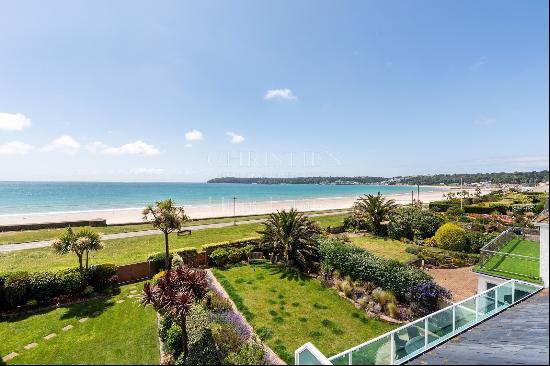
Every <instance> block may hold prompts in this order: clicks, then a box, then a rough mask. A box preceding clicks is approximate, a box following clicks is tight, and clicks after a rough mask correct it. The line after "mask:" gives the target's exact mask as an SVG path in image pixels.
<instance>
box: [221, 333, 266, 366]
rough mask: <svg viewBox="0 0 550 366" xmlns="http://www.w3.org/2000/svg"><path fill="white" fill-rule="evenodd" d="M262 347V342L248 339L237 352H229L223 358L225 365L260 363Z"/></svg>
mask: <svg viewBox="0 0 550 366" xmlns="http://www.w3.org/2000/svg"><path fill="white" fill-rule="evenodd" d="M263 358H264V348H263V346H262V344H261V343H260V342H258V341H256V340H254V339H250V340H249V341H248V342H246V343H245V344H244V345H242V346H241V348H240V349H239V351H238V352H234V353H230V354H229V355H228V356H227V357H226V358H225V359H224V364H226V365H262V364H263V363H264V362H263Z"/></svg>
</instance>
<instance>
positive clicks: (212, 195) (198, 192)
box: [0, 182, 436, 216]
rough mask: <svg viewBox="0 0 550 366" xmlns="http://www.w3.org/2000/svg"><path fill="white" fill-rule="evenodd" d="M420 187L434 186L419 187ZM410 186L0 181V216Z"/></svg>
mask: <svg viewBox="0 0 550 366" xmlns="http://www.w3.org/2000/svg"><path fill="white" fill-rule="evenodd" d="M420 189H421V191H433V190H435V189H436V188H431V187H420ZM411 190H415V191H416V187H408V186H374V185H313V184H289V185H260V184H207V183H97V182H93V183H92V182H89V183H82V182H73V183H60V182H0V215H3V216H5V215H13V214H30V213H49V212H74V211H96V210H108V209H126V208H142V207H143V206H144V205H145V204H147V203H152V202H154V201H156V200H161V199H165V198H172V199H174V200H175V201H176V202H177V204H179V205H184V206H196V205H205V204H219V203H221V202H228V201H230V200H232V199H233V197H237V200H238V201H239V202H261V201H271V200H273V201H279V200H295V199H312V198H325V197H326V198H329V197H357V196H359V195H362V194H367V193H373V194H376V193H377V192H380V193H382V194H396V193H408V192H410V191H411Z"/></svg>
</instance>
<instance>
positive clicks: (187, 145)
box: [184, 144, 193, 149]
mask: <svg viewBox="0 0 550 366" xmlns="http://www.w3.org/2000/svg"><path fill="white" fill-rule="evenodd" d="M184 146H185V147H186V148H188V149H189V148H192V147H193V144H185V145H184Z"/></svg>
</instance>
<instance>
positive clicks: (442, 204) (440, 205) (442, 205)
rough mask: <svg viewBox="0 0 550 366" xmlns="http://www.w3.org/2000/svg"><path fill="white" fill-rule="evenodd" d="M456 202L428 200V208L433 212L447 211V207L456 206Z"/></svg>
mask: <svg viewBox="0 0 550 366" xmlns="http://www.w3.org/2000/svg"><path fill="white" fill-rule="evenodd" d="M456 205H457V204H456V203H453V202H449V201H433V202H430V204H429V208H430V210H432V211H435V212H447V210H449V208H451V207H454V206H456Z"/></svg>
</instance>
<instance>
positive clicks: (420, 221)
mask: <svg viewBox="0 0 550 366" xmlns="http://www.w3.org/2000/svg"><path fill="white" fill-rule="evenodd" d="M442 224H443V219H442V218H441V217H440V216H439V215H437V214H435V213H433V212H432V211H428V210H423V209H422V208H420V207H400V208H398V209H396V210H394V211H393V212H392V214H391V215H390V222H389V223H388V235H389V236H390V237H391V238H393V239H396V240H400V239H402V238H406V239H409V240H413V239H415V238H416V239H424V238H428V237H431V236H433V235H434V234H435V232H436V231H437V229H438V228H439V227H440V226H441V225H442Z"/></svg>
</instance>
